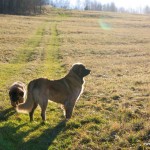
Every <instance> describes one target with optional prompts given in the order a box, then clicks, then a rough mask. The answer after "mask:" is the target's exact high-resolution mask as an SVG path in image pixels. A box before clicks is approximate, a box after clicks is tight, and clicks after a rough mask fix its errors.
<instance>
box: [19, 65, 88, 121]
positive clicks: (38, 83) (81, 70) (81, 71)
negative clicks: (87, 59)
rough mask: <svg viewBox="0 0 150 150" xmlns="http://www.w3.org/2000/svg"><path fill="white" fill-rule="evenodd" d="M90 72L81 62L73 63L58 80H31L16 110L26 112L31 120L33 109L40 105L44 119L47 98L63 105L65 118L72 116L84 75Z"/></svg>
mask: <svg viewBox="0 0 150 150" xmlns="http://www.w3.org/2000/svg"><path fill="white" fill-rule="evenodd" d="M88 74H90V70H89V69H86V68H85V66H84V65H83V64H79V63H78V64H74V65H73V66H72V68H71V69H70V71H69V73H68V74H67V75H66V76H65V77H63V78H61V79H59V80H48V79H46V78H39V79H35V80H32V81H31V82H30V83H29V85H28V90H27V100H26V102H25V103H24V104H21V105H18V106H17V108H16V110H17V111H18V112H28V113H29V117H30V121H32V120H33V113H34V110H35V109H36V107H37V106H38V105H40V107H41V117H42V120H43V121H45V120H46V116H45V111H46V108H47V104H48V100H51V101H53V102H56V103H60V104H62V105H63V107H64V111H65V117H66V120H68V119H70V118H71V116H72V112H73V108H74V106H75V103H76V101H77V100H78V99H79V97H80V95H81V93H82V91H83V87H84V86H83V85H84V79H83V78H84V77H85V76H87V75H88Z"/></svg>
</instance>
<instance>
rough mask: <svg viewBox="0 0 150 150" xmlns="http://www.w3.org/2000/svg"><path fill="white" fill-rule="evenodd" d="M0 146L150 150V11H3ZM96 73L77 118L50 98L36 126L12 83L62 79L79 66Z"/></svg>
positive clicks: (1, 149)
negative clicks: (12, 96)
mask: <svg viewBox="0 0 150 150" xmlns="http://www.w3.org/2000/svg"><path fill="white" fill-rule="evenodd" d="M0 20H1V21H0V56H1V57H0V79H1V82H0V150H29V149H30V150H61V149H65V150H128V149H130V150H148V149H150V34H149V33H150V16H149V15H132V14H119V13H107V12H89V11H85V12H81V11H66V10H57V9H53V10H50V12H48V13H47V14H45V15H39V16H12V15H11V16H10V15H0ZM76 62H81V63H84V64H85V65H86V66H87V68H90V69H91V70H92V72H91V74H90V75H89V76H87V77H86V79H85V80H86V84H85V90H84V92H83V94H82V96H81V98H80V99H79V101H78V102H77V104H76V107H75V109H74V112H73V116H72V119H71V120H70V121H68V122H67V123H65V122H63V120H64V116H63V112H62V110H61V109H60V106H59V105H58V104H56V103H49V105H48V109H47V112H46V114H47V122H46V123H45V124H44V125H43V124H42V121H41V117H40V109H39V108H38V109H37V110H36V112H35V117H34V118H35V119H34V120H35V121H34V122H32V123H30V122H29V117H28V115H26V114H18V113H16V112H15V110H13V109H12V108H11V106H10V102H9V97H8V88H9V86H10V85H11V84H12V83H13V82H15V81H18V80H19V81H23V82H24V83H26V84H28V83H29V82H30V81H31V80H33V79H35V78H38V77H47V78H49V79H58V78H61V77H63V76H64V75H65V74H66V73H67V71H68V70H69V68H70V67H71V66H72V64H73V63H76Z"/></svg>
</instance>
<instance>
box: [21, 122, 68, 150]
mask: <svg viewBox="0 0 150 150" xmlns="http://www.w3.org/2000/svg"><path fill="white" fill-rule="evenodd" d="M65 126H66V122H65V121H61V122H60V123H58V124H57V125H56V126H55V127H54V128H49V129H46V130H45V131H44V132H42V134H41V135H40V136H39V137H35V138H31V139H30V140H28V141H27V142H23V143H21V145H22V146H21V149H22V150H28V149H30V150H35V149H36V150H48V147H49V146H50V145H51V144H52V143H53V141H54V139H55V138H56V137H57V136H58V135H59V133H60V132H61V131H62V130H63V129H64V128H65ZM43 127H44V126H43Z"/></svg>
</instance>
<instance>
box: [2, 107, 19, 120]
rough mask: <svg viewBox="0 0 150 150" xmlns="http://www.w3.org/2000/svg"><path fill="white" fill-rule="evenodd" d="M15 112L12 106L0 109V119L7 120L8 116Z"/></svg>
mask: <svg viewBox="0 0 150 150" xmlns="http://www.w3.org/2000/svg"><path fill="white" fill-rule="evenodd" d="M15 113H16V111H15V109H14V108H12V107H11V108H7V109H5V110H1V111H0V121H7V120H8V118H9V117H10V116H12V115H14V114H15Z"/></svg>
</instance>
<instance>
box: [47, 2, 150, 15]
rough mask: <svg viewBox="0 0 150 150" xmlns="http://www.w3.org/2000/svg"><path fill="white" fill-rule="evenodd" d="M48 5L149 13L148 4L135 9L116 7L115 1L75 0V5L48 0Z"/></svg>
mask: <svg viewBox="0 0 150 150" xmlns="http://www.w3.org/2000/svg"><path fill="white" fill-rule="evenodd" d="M49 2H50V5H52V6H54V7H59V8H65V9H79V10H96V11H111V12H127V13H144V14H150V6H145V7H144V8H136V9H131V8H130V9H125V8H124V7H121V8H118V7H117V6H116V5H115V3H113V2H111V3H108V4H102V3H100V2H98V1H96V0H85V1H84V2H83V1H81V0H77V4H76V6H71V5H70V0H49Z"/></svg>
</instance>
